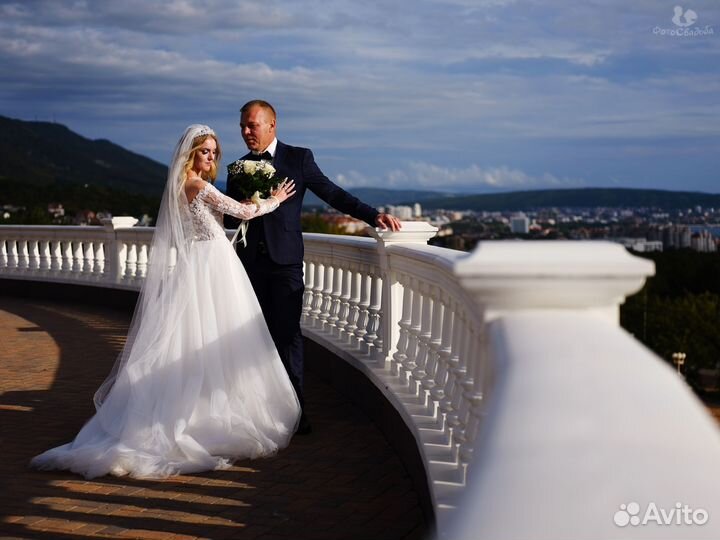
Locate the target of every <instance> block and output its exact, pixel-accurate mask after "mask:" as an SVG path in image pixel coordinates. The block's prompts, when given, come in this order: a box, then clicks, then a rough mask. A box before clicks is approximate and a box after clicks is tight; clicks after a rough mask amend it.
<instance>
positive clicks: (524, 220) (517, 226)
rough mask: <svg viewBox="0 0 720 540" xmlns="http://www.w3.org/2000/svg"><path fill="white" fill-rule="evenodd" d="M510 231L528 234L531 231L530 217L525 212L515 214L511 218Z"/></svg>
mask: <svg viewBox="0 0 720 540" xmlns="http://www.w3.org/2000/svg"><path fill="white" fill-rule="evenodd" d="M510 231H512V232H513V233H515V234H527V233H528V232H530V219H529V218H528V217H527V216H526V215H525V214H523V213H522V212H521V213H519V214H515V215H514V216H512V217H511V218H510Z"/></svg>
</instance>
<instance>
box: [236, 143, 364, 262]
mask: <svg viewBox="0 0 720 540" xmlns="http://www.w3.org/2000/svg"><path fill="white" fill-rule="evenodd" d="M249 156H250V154H246V155H245V156H243V158H242V159H246V158H247V157H249ZM272 165H273V167H275V170H276V171H277V172H276V174H277V176H279V177H280V178H285V177H287V178H290V179H292V180H294V181H295V191H296V193H295V195H293V196H292V197H291V198H290V199H288V200H287V201H285V202H284V203H282V204H281V205H280V208H278V209H277V210H275V211H274V212H270V213H269V214H265V215H264V216H261V217H259V218H255V219H251V220H250V222H249V227H248V231H247V236H246V240H247V247H243V246H242V244H241V243H238V246H237V252H238V255H239V256H240V260H242V262H243V263H244V264H245V266H246V267H247V266H248V265H252V264H253V263H254V262H255V258H256V256H257V244H258V241H259V240H260V237H261V229H262V232H264V234H265V243H266V245H267V250H268V255H269V256H270V258H271V259H272V260H273V262H275V263H277V264H300V263H302V260H303V255H304V247H303V240H302V228H301V225H300V212H301V211H302V201H303V197H304V196H305V191H306V190H308V189H309V190H310V191H312V192H313V193H314V194H315V195H317V196H318V197H320V198H321V199H322V200H323V201H325V202H326V203H328V204H329V205H330V206H332V207H333V208H335V209H336V210H339V211H340V212H343V213H344V214H349V215H351V216H353V217H354V218H357V219H361V220H363V221H365V222H366V223H368V224H370V225H371V226H375V218H376V217H377V215H378V211H377V210H376V209H374V208H372V207H371V206H368V205H367V204H365V203H363V202H362V201H360V200H359V199H358V198H357V197H354V196H352V195H351V194H350V193H348V192H347V191H345V190H344V189H342V188H341V187H340V186H338V185H336V184H334V183H333V182H332V181H331V180H330V179H329V178H328V177H327V176H325V175H324V174H323V173H322V171H321V170H320V168H319V167H318V166H317V164H316V163H315V159H314V158H313V154H312V151H310V150H309V149H307V148H300V147H298V146H289V145H287V144H284V143H282V142H280V141H278V143H277V149H276V151H275V157H274V158H273V162H272ZM227 194H228V196H230V197H232V198H234V199H238V198H239V195H238V194H237V191H236V190H235V186H234V185H233V183H232V182H231V181H230V179H229V178H228V183H227ZM238 225H239V220H238V219H236V218H234V217H232V216H227V215H226V216H225V226H226V227H227V228H236V227H237V226H238Z"/></svg>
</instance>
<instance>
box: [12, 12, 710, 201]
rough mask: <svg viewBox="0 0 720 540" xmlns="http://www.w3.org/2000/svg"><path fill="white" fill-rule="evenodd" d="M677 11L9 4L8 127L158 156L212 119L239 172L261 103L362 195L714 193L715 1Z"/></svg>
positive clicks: (287, 133) (284, 136) (292, 138)
mask: <svg viewBox="0 0 720 540" xmlns="http://www.w3.org/2000/svg"><path fill="white" fill-rule="evenodd" d="M676 5H678V3H677V2H666V1H664V0H660V1H658V0H652V1H650V0H633V1H632V2H629V1H623V2H618V1H615V0H612V1H605V2H600V1H586V2H570V1H562V2H561V1H555V0H546V1H520V0H518V1H511V0H486V1H485V0H442V1H441V0H432V1H431V0H413V1H407V2H403V3H401V2H389V1H387V2H386V1H381V0H375V1H372V0H370V1H363V2H358V1H349V0H333V1H332V2H330V1H327V0H310V1H308V0H269V1H263V2H257V1H242V0H240V1H238V0H235V1H223V0H193V1H185V0H182V1H181V0H161V1H155V2H153V1H145V0H124V1H123V2H114V1H113V2H111V1H82V0H76V1H62V0H22V1H15V2H12V1H11V2H6V1H1V0H0V65H2V69H1V70H0V114H2V115H6V116H11V117H15V118H21V119H25V120H36V119H37V120H55V121H57V122H61V123H63V124H65V125H67V126H68V127H70V128H71V129H73V130H74V131H77V132H78V133H80V134H82V135H84V136H86V137H90V138H106V139H110V140H112V141H113V142H116V143H118V144H120V145H122V146H124V147H126V148H129V149H131V150H133V151H136V152H139V153H141V154H144V155H147V156H149V157H152V158H154V159H156V160H158V161H161V162H167V160H168V159H169V157H170V153H171V151H172V148H173V146H174V144H175V142H176V140H177V137H178V136H179V134H180V133H181V132H182V130H183V128H184V127H185V126H186V125H187V124H190V123H195V122H202V123H207V124H210V125H212V126H213V127H214V128H215V129H216V131H217V132H218V134H219V135H220V137H221V142H222V144H223V150H224V154H225V157H224V161H225V162H226V163H227V162H229V161H232V160H233V159H236V158H237V157H239V156H240V155H242V154H243V153H244V152H245V149H244V148H245V147H244V144H243V142H242V139H241V137H240V131H239V128H238V119H239V117H238V109H239V107H240V106H241V105H242V104H243V103H244V102H245V101H247V100H249V99H253V98H264V99H267V100H268V101H270V102H271V103H273V104H274V105H275V106H276V108H277V110H278V113H279V120H278V134H279V138H280V139H281V140H283V141H285V142H287V143H290V144H296V145H299V146H307V147H310V148H312V149H313V150H314V152H315V154H316V159H317V161H318V163H319V164H320V166H321V168H322V169H323V170H324V171H325V172H326V174H327V175H328V176H330V177H331V178H332V179H334V180H335V181H337V182H338V183H340V184H341V185H343V186H345V187H346V188H349V189H352V188H353V187H360V186H363V187H366V186H372V187H389V188H396V189H403V188H410V187H412V188H413V189H430V190H433V189H441V190H449V191H457V192H477V193H480V192H492V191H498V190H518V189H543V188H564V187H567V188H569V187H590V186H617V187H639V188H659V189H671V190H693V191H705V192H711V193H719V192H720V173H719V171H720V3H718V2H717V1H715V0H712V1H711V0H707V1H700V2H693V3H692V4H690V3H683V4H680V5H681V6H682V10H683V13H684V12H686V11H687V10H688V9H691V10H693V11H694V12H695V13H696V15H697V18H696V20H695V22H694V23H693V24H692V25H690V26H688V27H687V29H688V30H690V31H692V30H696V31H697V30H704V32H696V33H697V34H698V35H689V36H680V37H678V36H672V35H670V34H669V32H667V31H669V30H678V29H681V27H679V26H677V25H676V24H675V23H674V22H673V20H672V19H673V15H674V8H675V6H676ZM678 20H679V22H681V23H683V24H687V23H688V20H689V19H687V18H681V19H678ZM709 30H712V33H710V32H709Z"/></svg>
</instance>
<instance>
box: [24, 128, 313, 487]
mask: <svg viewBox="0 0 720 540" xmlns="http://www.w3.org/2000/svg"><path fill="white" fill-rule="evenodd" d="M219 159H220V146H219V144H218V140H217V136H216V135H215V133H214V132H213V130H212V129H211V128H209V127H208V126H204V125H198V124H193V125H191V126H189V127H188V128H187V129H186V130H185V133H184V134H183V136H182V137H181V138H180V141H179V142H178V144H177V147H176V148H175V153H174V156H173V160H172V163H171V165H170V169H169V171H168V180H167V184H166V186H165V191H164V194H163V198H162V202H161V206H160V211H159V214H158V219H157V226H156V228H155V234H154V235H153V240H152V246H151V252H150V253H151V261H150V262H151V264H150V265H149V268H148V273H147V276H146V279H145V282H144V283H143V287H142V289H141V291H140V296H139V299H138V303H137V306H136V308H135V314H134V315H133V319H132V322H131V325H130V331H129V334H128V338H127V342H126V344H125V347H124V350H123V352H122V353H121V354H120V356H119V357H118V360H117V361H116V363H115V366H114V367H113V369H112V371H111V373H110V375H109V376H108V378H107V380H106V381H105V382H104V383H103V384H102V385H101V387H100V388H99V389H98V391H97V393H96V394H95V406H96V409H97V410H96V413H95V415H94V416H93V417H92V418H91V419H90V420H89V421H88V422H87V423H86V424H85V426H83V428H82V429H81V430H80V432H79V433H78V435H77V436H76V437H75V440H73V441H72V442H70V443H68V444H65V445H63V446H59V447H57V448H53V449H51V450H48V451H47V452H45V453H43V454H41V455H39V456H36V457H35V458H33V460H32V461H31V463H30V465H31V466H32V467H36V468H39V469H68V470H71V471H73V472H76V473H79V474H82V475H84V476H85V477H86V478H93V477H97V476H102V475H105V474H113V475H117V476H121V475H130V476H134V477H139V478H144V477H163V476H168V475H173V474H182V473H191V472H198V471H205V470H211V469H223V468H227V467H229V466H230V465H231V464H232V461H233V460H236V459H241V458H256V457H260V456H267V455H270V454H273V453H274V452H276V451H277V450H278V449H280V448H284V447H285V446H287V444H288V443H289V441H290V438H291V437H292V435H293V433H294V432H295V429H296V427H297V423H298V421H299V417H300V406H299V403H298V399H297V397H296V395H295V392H294V390H293V387H292V385H291V384H290V380H289V378H288V376H287V373H286V371H285V369H284V367H283V365H282V362H281V360H280V357H279V356H278V353H277V351H276V349H275V346H274V344H273V341H272V338H271V337H270V334H269V332H268V329H267V327H266V324H265V321H264V319H263V315H262V312H261V310H260V306H259V304H258V301H257V299H256V297H255V295H254V293H253V289H252V286H251V284H250V282H249V280H248V277H247V275H246V273H245V270H244V268H243V266H242V264H241V262H240V260H239V259H238V258H237V256H236V255H235V253H234V251H233V248H232V246H231V244H230V242H228V240H227V237H226V235H225V231H224V229H223V227H222V214H230V215H233V216H235V217H238V218H241V219H251V218H254V217H257V216H260V215H263V214H266V213H268V212H272V211H273V210H275V209H276V208H277V207H278V206H279V205H280V204H281V203H282V202H283V201H284V200H285V199H287V198H288V197H290V196H292V195H293V194H294V184H293V182H292V181H287V182H284V183H282V184H280V185H279V186H278V187H277V188H276V189H275V190H274V191H273V192H272V196H271V197H270V198H268V199H267V200H264V201H262V202H260V203H259V204H257V205H256V204H253V203H249V202H238V201H235V200H234V199H231V198H229V197H226V196H225V195H223V194H222V193H220V192H219V191H218V190H217V189H216V188H215V187H214V186H213V185H212V183H211V182H212V181H213V180H214V179H215V176H216V172H217V170H216V167H217V163H218V161H219ZM206 180H210V182H208V181H206Z"/></svg>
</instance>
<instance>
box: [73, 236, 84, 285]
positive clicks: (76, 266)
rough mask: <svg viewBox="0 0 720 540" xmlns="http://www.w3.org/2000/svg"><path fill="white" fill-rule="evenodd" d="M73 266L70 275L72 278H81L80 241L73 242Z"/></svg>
mask: <svg viewBox="0 0 720 540" xmlns="http://www.w3.org/2000/svg"><path fill="white" fill-rule="evenodd" d="M72 257H73V265H72V273H73V277H76V278H79V277H81V276H80V274H82V271H83V243H82V242H81V241H80V240H77V241H75V242H73V253H72Z"/></svg>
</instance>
